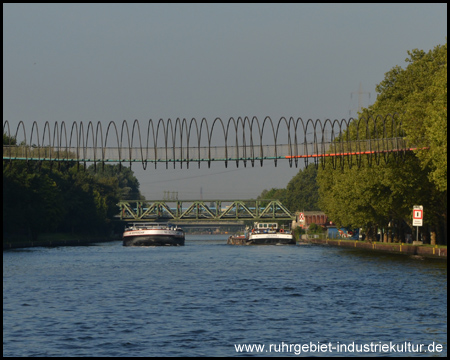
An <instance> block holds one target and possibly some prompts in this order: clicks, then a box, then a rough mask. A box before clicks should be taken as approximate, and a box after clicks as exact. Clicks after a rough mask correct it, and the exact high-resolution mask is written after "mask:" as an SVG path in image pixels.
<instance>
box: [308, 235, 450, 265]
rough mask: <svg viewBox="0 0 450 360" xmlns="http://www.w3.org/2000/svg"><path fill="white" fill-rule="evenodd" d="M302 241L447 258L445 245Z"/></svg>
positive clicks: (329, 240) (330, 240)
mask: <svg viewBox="0 0 450 360" xmlns="http://www.w3.org/2000/svg"><path fill="white" fill-rule="evenodd" d="M301 241H302V242H307V243H311V244H321V245H331V246H341V247H345V248H356V249H362V250H368V251H379V252H388V253H394V254H404V255H418V256H423V257H428V258H441V259H445V260H447V247H438V246H437V245H436V246H430V245H411V244H404V243H378V242H372V243H370V242H367V241H358V240H343V239H310V238H308V239H302V240H301Z"/></svg>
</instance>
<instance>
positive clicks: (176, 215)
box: [117, 200, 295, 225]
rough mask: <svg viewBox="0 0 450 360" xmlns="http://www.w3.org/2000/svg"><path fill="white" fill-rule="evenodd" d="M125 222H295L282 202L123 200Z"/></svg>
mask: <svg viewBox="0 0 450 360" xmlns="http://www.w3.org/2000/svg"><path fill="white" fill-rule="evenodd" d="M117 206H118V207H119V209H120V210H119V211H120V212H119V214H118V215H117V218H120V220H123V221H171V222H176V223H178V224H180V223H183V222H184V223H196V224H207V223H214V224H215V225H220V224H222V225H226V224H229V223H231V222H232V223H239V222H241V221H245V220H252V221H272V220H289V221H291V220H294V219H295V215H294V214H292V213H291V212H290V211H289V210H288V209H287V208H286V207H285V206H284V205H283V204H282V203H281V202H280V201H279V200H176V201H166V200H120V201H119V203H118V204H117Z"/></svg>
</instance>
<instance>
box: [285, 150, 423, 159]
mask: <svg viewBox="0 0 450 360" xmlns="http://www.w3.org/2000/svg"><path fill="white" fill-rule="evenodd" d="M428 149H429V147H423V148H409V149H394V150H372V151H356V152H344V153H330V154H311V155H288V156H285V157H284V158H285V159H303V158H309V157H332V156H349V155H370V154H379V153H391V152H399V151H414V150H428Z"/></svg>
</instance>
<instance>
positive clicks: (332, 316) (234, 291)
mask: <svg viewBox="0 0 450 360" xmlns="http://www.w3.org/2000/svg"><path fill="white" fill-rule="evenodd" d="M352 342H354V343H357V344H370V343H371V342H372V343H373V344H382V343H383V344H384V343H389V342H393V343H395V344H403V343H404V342H411V343H413V344H426V345H428V344H431V343H433V342H435V343H436V344H441V346H443V349H444V350H443V351H442V352H440V353H434V354H433V355H440V356H446V354H447V264H446V262H442V261H430V260H424V259H422V260H420V259H413V258H410V257H407V256H393V255H388V254H379V253H376V254H373V253H370V252H361V251H357V250H350V249H341V248H334V247H328V246H313V245H301V246H300V245H296V246H231V245H226V236H193V235H191V236H187V238H186V246H184V247H123V246H122V244H121V242H119V241H117V242H111V243H99V244H96V245H93V246H74V247H56V248H29V249H17V250H9V251H4V252H3V356H235V355H251V354H249V353H243V354H242V353H237V352H236V350H235V344H264V345H265V349H264V350H263V352H259V353H256V352H253V355H257V354H261V355H264V356H268V355H295V354H294V353H293V351H290V352H289V350H288V349H287V346H288V344H311V343H312V344H328V343H332V344H333V345H339V344H351V343H352ZM270 344H273V345H279V347H278V349H279V352H275V351H274V350H276V346H274V347H272V348H271V351H270V352H266V350H268V349H269V346H270ZM283 344H286V346H285V347H283V346H282V345H283ZM283 349H284V351H283V353H282V354H281V353H280V352H281V351H282V350H283ZM293 349H294V348H293V347H291V348H290V350H293ZM296 349H298V347H297V348H296ZM308 355H319V356H333V355H337V356H352V355H354V356H360V355H363V356H364V355H387V356H390V355H395V356H398V355H407V356H410V355H414V354H411V353H390V352H388V353H380V352H378V353H364V354H361V353H355V352H353V353H351V352H346V353H342V352H341V353H339V352H337V351H333V352H331V353H330V352H322V353H318V352H315V353H311V352H310V353H308ZM419 355H426V356H428V355H430V353H428V352H427V353H425V352H422V353H419Z"/></svg>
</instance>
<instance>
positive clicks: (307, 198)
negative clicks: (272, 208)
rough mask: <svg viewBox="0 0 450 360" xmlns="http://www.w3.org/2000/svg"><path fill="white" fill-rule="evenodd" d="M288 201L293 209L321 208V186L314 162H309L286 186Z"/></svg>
mask: <svg viewBox="0 0 450 360" xmlns="http://www.w3.org/2000/svg"><path fill="white" fill-rule="evenodd" d="M286 195H287V196H286V200H285V201H286V202H285V203H284V204H285V205H286V206H287V208H288V209H289V210H291V211H298V210H306V211H313V210H320V208H319V186H318V184H317V169H316V167H315V165H314V164H309V165H308V166H307V167H306V168H304V169H303V170H302V169H300V170H299V172H298V173H297V175H295V176H294V177H293V178H292V179H291V181H289V183H288V184H287V187H286Z"/></svg>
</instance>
